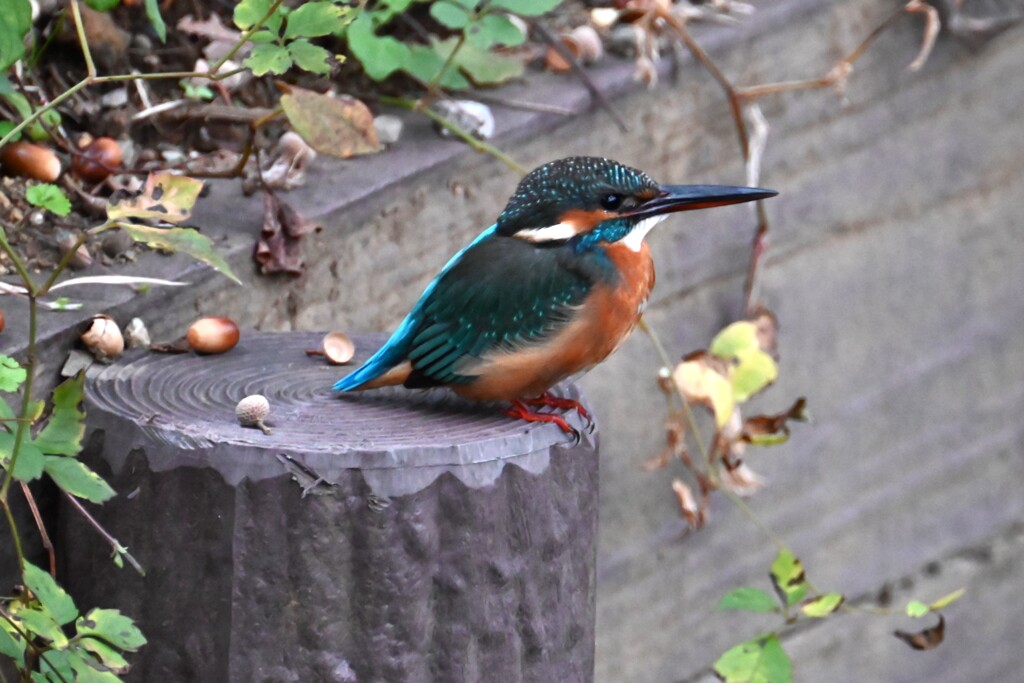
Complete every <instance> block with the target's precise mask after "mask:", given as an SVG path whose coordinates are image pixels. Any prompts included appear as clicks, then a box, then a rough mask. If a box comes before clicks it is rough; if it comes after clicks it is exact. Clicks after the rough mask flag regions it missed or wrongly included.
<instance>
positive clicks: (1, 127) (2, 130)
mask: <svg viewBox="0 0 1024 683" xmlns="http://www.w3.org/2000/svg"><path fill="white" fill-rule="evenodd" d="M12 130H14V124H13V123H11V122H10V121H0V138H5V137H7V134H8V133H10V132H11V131H12ZM20 139H21V131H18V134H17V135H15V136H14V137H13V138H11V142H17V141H18V140H20Z"/></svg>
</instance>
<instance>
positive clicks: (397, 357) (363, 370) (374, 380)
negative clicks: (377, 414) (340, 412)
mask: <svg viewBox="0 0 1024 683" xmlns="http://www.w3.org/2000/svg"><path fill="white" fill-rule="evenodd" d="M411 326H412V325H411V324H410V322H409V321H408V319H407V320H406V321H405V322H403V323H402V325H401V326H400V327H399V328H398V329H397V330H396V331H395V333H394V334H393V335H391V338H390V339H388V341H387V343H385V344H384V346H382V347H380V348H379V349H377V352H376V353H375V354H373V355H372V356H370V357H369V358H368V359H367V361H366V362H365V363H363V364H362V365H361V366H359V367H358V368H356V369H355V370H354V371H353V372H352V373H351V374H348V375H346V376H344V377H342V378H341V379H339V380H338V381H337V382H335V383H334V390H335V391H362V390H364V389H376V388H377V387H386V386H390V385H392V384H401V383H402V382H404V381H405V379H406V378H407V377H408V376H409V373H411V372H412V364H411V363H409V361H408V360H406V355H407V353H408V347H409V339H408V338H409V336H410V335H409V331H410V328H411Z"/></svg>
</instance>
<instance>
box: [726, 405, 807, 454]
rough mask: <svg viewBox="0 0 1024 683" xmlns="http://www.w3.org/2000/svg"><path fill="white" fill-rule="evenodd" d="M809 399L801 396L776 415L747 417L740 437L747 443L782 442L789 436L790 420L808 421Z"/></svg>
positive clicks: (770, 443) (767, 443) (765, 443)
mask: <svg viewBox="0 0 1024 683" xmlns="http://www.w3.org/2000/svg"><path fill="white" fill-rule="evenodd" d="M808 419H809V418H808V415H807V399H806V398H804V397H803V396H801V397H800V398H798V399H797V400H796V401H794V402H793V405H791V406H790V407H789V408H787V409H786V410H784V411H782V412H781V413H776V414H775V415H756V416H754V417H749V418H747V420H746V422H744V423H743V429H742V430H741V432H740V439H741V440H742V441H745V442H746V443H752V444H757V445H772V444H774V443H782V442H783V441H785V440H786V438H788V437H789V425H788V422H789V421H790V420H796V421H799V422H806V421H807V420H808Z"/></svg>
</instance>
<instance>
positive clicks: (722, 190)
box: [630, 185, 778, 218]
mask: <svg viewBox="0 0 1024 683" xmlns="http://www.w3.org/2000/svg"><path fill="white" fill-rule="evenodd" d="M777 194H778V192H776V191H775V190H765V189H762V188H760V187H733V186H730V185H662V186H661V194H659V195H658V196H656V197H654V198H653V199H649V200H648V201H646V202H644V203H643V204H641V205H640V207H639V208H638V209H637V210H636V211H633V212H631V213H630V215H631V216H637V217H640V218H647V217H650V216H660V215H662V214H666V213H675V212H676V211H695V210H697V209H710V208H712V207H715V206H728V205H729V204H742V203H743V202H754V201H757V200H759V199H767V198H768V197H774V196H775V195H777Z"/></svg>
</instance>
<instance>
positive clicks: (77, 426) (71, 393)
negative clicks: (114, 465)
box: [34, 373, 85, 455]
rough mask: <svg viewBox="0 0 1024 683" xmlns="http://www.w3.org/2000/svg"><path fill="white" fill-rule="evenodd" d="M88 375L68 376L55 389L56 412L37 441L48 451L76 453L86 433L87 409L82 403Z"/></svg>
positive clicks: (38, 446) (55, 453)
mask: <svg viewBox="0 0 1024 683" xmlns="http://www.w3.org/2000/svg"><path fill="white" fill-rule="evenodd" d="M84 384H85V375H84V374H83V373H79V374H78V375H77V376H76V377H72V378H70V379H68V380H65V381H64V382H62V383H61V384H60V386H58V387H57V388H56V389H54V391H53V413H52V414H51V415H50V419H49V420H47V422H46V426H45V427H43V429H42V431H40V432H39V434H38V436H36V438H35V440H34V443H35V445H36V447H37V448H39V450H41V451H42V452H43V453H46V454H48V455H77V454H78V452H79V451H80V450H82V437H83V436H84V435H85V413H84V412H82V411H81V410H80V409H79V405H80V404H81V403H82V398H83V391H82V387H83V385H84Z"/></svg>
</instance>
